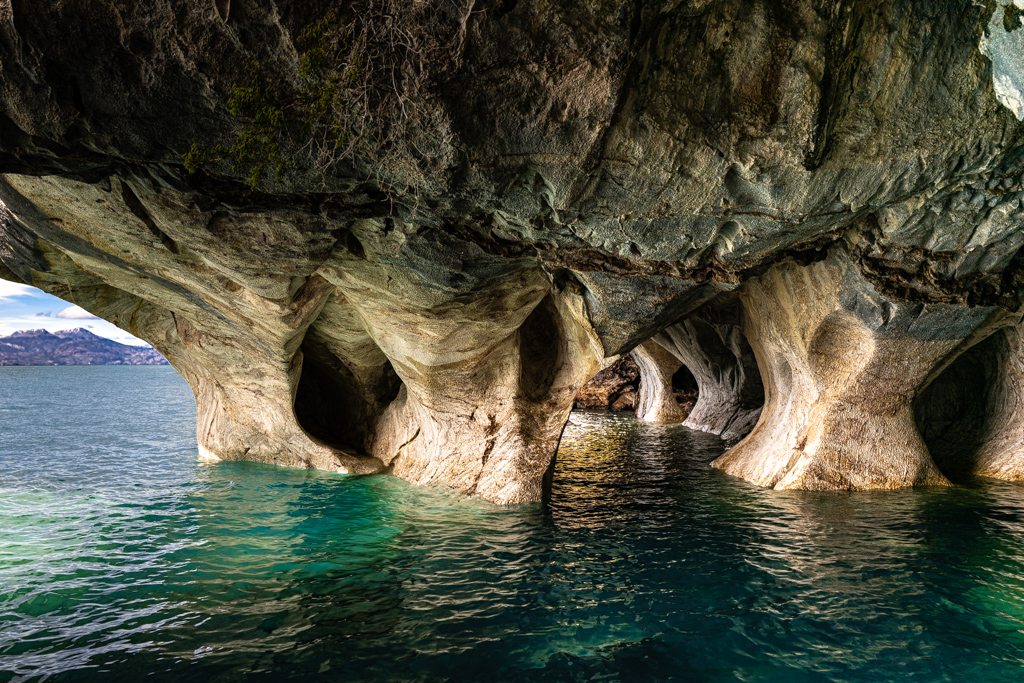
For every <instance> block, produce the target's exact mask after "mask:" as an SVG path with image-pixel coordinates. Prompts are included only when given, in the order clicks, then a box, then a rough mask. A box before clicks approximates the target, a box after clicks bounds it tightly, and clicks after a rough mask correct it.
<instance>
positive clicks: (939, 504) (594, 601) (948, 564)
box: [0, 367, 1024, 683]
mask: <svg viewBox="0 0 1024 683" xmlns="http://www.w3.org/2000/svg"><path fill="white" fill-rule="evenodd" d="M193 415H194V407H193V403H192V397H191V393H190V392H189V390H188V387H187V386H186V385H185V383H184V382H183V381H182V380H181V379H180V378H179V377H178V376H177V375H176V374H174V372H173V370H170V369H169V368H135V367H69V368H0V680H40V679H43V678H47V677H50V676H53V678H48V680H69V681H78V680H86V681H91V680H100V681H104V682H112V681H135V680H137V679H141V677H143V676H146V677H147V680H156V681H162V680H170V681H175V682H179V683H185V682H188V681H204V682H205V681H240V680H246V681H253V680H254V681H261V680H266V681H289V680H296V681H298V680H310V681H318V680H322V681H356V680H382V681H387V680H394V681H417V680H422V681H436V680H451V681H480V680H484V681H488V682H491V681H506V680H531V681H532V680H537V681H583V680H595V681H644V680H678V681H774V680H778V681H878V680H909V681H961V680H965V679H971V680H973V681H1020V680H1022V678H1024V668H1022V667H1024V488H1020V487H1015V486H1011V485H1003V484H992V485H983V486H979V487H974V488H960V489H949V490H945V489H937V490H927V491H902V492H897V493H878V494H873V493H860V494H821V493H799V492H774V491H765V490H761V489H758V488H756V487H753V486H750V485H747V484H745V483H743V482H741V481H738V480H736V479H732V478H730V477H727V476H725V475H723V474H721V473H720V472H718V471H715V470H712V469H711V468H709V467H707V463H708V462H709V461H710V460H712V459H713V458H714V457H715V455H716V454H717V453H718V452H719V450H720V448H721V446H720V442H719V441H718V440H717V439H716V438H714V437H709V436H707V435H704V434H700V433H695V432H691V431H689V430H686V429H685V428H682V427H653V426H646V425H643V424H641V423H638V422H636V421H634V420H632V419H627V418H622V417H613V416H608V415H591V414H577V415H574V416H573V418H572V423H571V424H570V425H569V427H568V429H567V430H566V435H565V438H564V440H563V445H562V448H561V450H560V452H559V464H558V469H557V471H556V476H555V490H554V496H553V501H552V503H551V505H550V506H548V507H543V506H540V505H527V506H515V507H504V508H502V507H496V506H491V505H489V504H487V503H482V502H480V501H476V500H466V499H461V498H458V497H454V496H451V495H450V494H447V493H444V492H440V491H436V490H431V489H425V488H414V487H411V486H409V485H407V484H405V483H404V482H402V481H400V480H398V479H395V478H393V477H344V476H338V475H328V474H324V473H318V472H308V471H298V470H284V469H275V468H270V467H263V466H259V465H246V464H217V465H200V464H197V463H196V461H195V455H196V453H195V441H194V436H193V430H194V424H193Z"/></svg>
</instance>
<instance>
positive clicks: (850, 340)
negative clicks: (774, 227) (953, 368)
mask: <svg viewBox="0 0 1024 683" xmlns="http://www.w3.org/2000/svg"><path fill="white" fill-rule="evenodd" d="M741 299H742V301H743V307H744V311H745V314H746V320H747V338H748V339H749V341H750V345H751V347H752V348H753V349H754V353H755V354H756V355H757V358H758V365H759V366H760V367H761V370H762V374H763V378H764V383H765V407H764V410H763V412H762V413H761V417H760V420H759V421H758V423H757V426H756V427H754V430H753V431H752V432H751V433H750V435H748V436H747V437H746V438H745V439H744V440H743V441H742V442H740V443H739V444H738V445H737V446H736V447H734V448H732V449H731V450H729V451H727V452H726V453H725V454H724V455H723V456H721V457H719V458H718V459H717V460H716V461H715V462H714V463H713V465H714V466H715V467H719V468H721V469H723V470H725V471H726V472H729V473H730V474H735V475H738V476H741V477H743V478H745V479H748V480H750V481H753V482H755V483H758V484H761V485H762V486H770V487H773V488H778V489H785V488H804V489H821V490H835V489H865V488H900V487H903V486H911V485H918V484H924V485H928V484H932V485H935V484H946V483H948V482H947V480H946V477H945V476H944V475H943V474H942V472H940V470H939V469H938V468H937V467H936V466H935V463H934V462H933V461H932V458H931V455H930V453H929V452H928V449H927V447H926V445H925V442H924V440H923V439H922V437H921V434H920V433H919V431H918V428H917V424H916V423H915V420H914V408H913V404H914V400H915V399H916V398H917V397H918V395H919V394H920V393H921V392H922V391H923V390H924V388H925V387H926V386H927V383H928V381H929V380H930V379H931V378H932V377H934V375H936V374H938V372H939V370H941V368H942V367H944V366H945V365H946V364H948V362H949V361H950V359H952V358H955V357H956V356H957V355H959V354H960V353H962V352H963V351H964V350H965V349H967V348H969V347H970V346H971V345H972V344H973V343H975V342H976V341H977V340H978V339H980V338H984V336H986V335H987V334H990V333H991V332H992V331H993V330H994V329H996V328H997V327H998V326H999V325H1001V324H1005V323H1006V319H1007V315H1006V314H1005V313H1004V312H1003V311H1001V310H1000V309H997V308H992V307H975V308H965V307H960V306H948V305H944V304H932V305H925V304H900V303H895V302H893V301H891V300H888V299H887V298H886V297H884V296H883V295H881V294H880V293H879V292H878V291H877V290H876V289H875V288H874V287H872V286H871V285H870V284H869V283H868V282H866V281H865V280H864V279H863V277H862V276H861V275H860V274H859V272H858V271H857V270H856V269H854V268H851V267H850V264H849V261H848V260H847V257H846V254H845V253H843V252H842V250H837V251H836V252H834V253H833V254H831V255H830V256H829V258H828V259H826V260H825V261H821V262H819V263H815V264H812V265H810V266H803V267H801V266H797V265H795V264H782V265H779V266H776V267H775V268H773V269H772V270H770V271H768V272H767V273H766V274H765V275H763V276H761V277H759V278H757V279H756V280H751V281H750V282H748V283H746V284H745V285H744V287H743V288H742V290H741Z"/></svg>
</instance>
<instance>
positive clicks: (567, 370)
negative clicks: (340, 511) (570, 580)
mask: <svg viewBox="0 0 1024 683" xmlns="http://www.w3.org/2000/svg"><path fill="white" fill-rule="evenodd" d="M329 10H334V11H333V12H330V11H329ZM349 10H358V11H351V12H350V11H349ZM1019 23H1020V17H1019V16H1018V13H1016V11H1015V10H1014V9H1013V7H1012V3H1010V2H1008V0H995V1H994V2H989V3H976V2H972V1H971V0H950V1H948V2H940V3H935V2H925V1H924V0H883V1H882V2H876V3H861V2H818V1H813V0H786V1H774V0H773V1H755V2H748V1H745V0H744V1H741V0H711V1H700V2H698V1H696V0H692V1H686V0H683V1H671V2H663V1H661V0H659V1H657V2H655V1H654V0H649V1H648V0H642V1H641V2H631V3H625V2H617V1H615V0H572V1H569V0H555V1H554V2H540V1H539V0H518V1H517V2H496V1H492V0H482V1H472V2H471V1H470V0H466V1H465V2H460V1H458V0H456V1H455V2H447V1H446V2H434V0H416V1H415V2H409V3H404V4H401V5H398V4H395V3H394V2H393V1H392V0H355V1H354V2H353V3H350V4H346V5H344V7H339V6H338V4H337V3H332V2H328V1H327V0H302V1H301V2H300V1H299V0H273V1H271V2H266V3H253V2H244V3H243V2H237V1H236V2H221V1H219V0H218V2H208V1H206V0H156V1H155V2H147V3H124V2H117V1H114V0H99V1H97V2H80V1H78V0H54V1H52V2H47V3H26V2H23V1H21V0H15V1H13V2H11V1H8V2H0V87H2V93H3V96H2V97H0V174H2V175H3V180H2V182H0V202H2V204H3V206H4V208H3V209H2V210H0V262H2V266H0V277H4V278H8V279H15V280H18V281H21V282H25V283H29V284H33V285H36V286H38V287H41V288H43V289H45V290H46V291H49V292H51V293H53V294H55V295H57V296H60V297H62V298H64V299H66V300H68V301H71V302H74V303H76V304H78V305H80V306H82V307H83V308H85V309H87V310H89V311H91V312H93V313H95V314H96V315H99V316H101V317H103V318H105V319H107V320H110V321H112V322H114V323H115V324H117V325H119V326H121V327H122V328H124V329H126V330H128V331H130V332H132V333H133V334H136V335H137V336H139V337H141V338H143V339H145V340H147V341H148V342H150V343H151V344H153V346H154V347H155V348H156V349H157V350H159V351H160V352H161V353H162V354H163V355H164V356H165V357H166V358H167V359H168V361H169V362H170V363H171V364H172V365H174V367H175V368H177V369H178V371H179V372H181V374H182V375H183V376H184V377H185V378H186V380H188V382H189V384H190V385H191V386H192V389H193V391H194V393H195V396H196V401H197V406H198V414H199V424H198V428H197V436H198V441H199V445H200V448H201V450H202V452H203V453H204V454H205V455H206V457H210V458H221V459H247V460H256V461H260V462H272V463H277V464H281V465H288V466H297V467H318V468H324V469H330V470H335V471H340V472H349V473H367V472H378V471H391V472H394V473H395V474H397V475H398V476H401V477H404V478H406V479H408V480H410V481H413V482H416V483H424V484H426V483H430V484H436V485H443V486H448V487H452V488H454V489H456V490H459V491H463V492H466V493H470V494H476V495H481V496H484V497H486V498H487V499H489V500H493V501H496V502H504V503H508V502H520V501H531V500H539V499H542V498H543V497H544V495H545V491H546V482H547V481H548V479H549V477H550V473H551V471H552V466H553V459H554V454H555V451H556V449H557V444H558V440H559V436H560V433H561V430H562V427H563V425H564V424H565V421H566V419H567V416H568V413H569V411H570V409H571V407H572V405H573V401H574V398H575V395H576V393H577V390H578V389H579V387H580V386H581V385H583V384H584V383H585V382H586V381H587V380H588V379H589V378H590V377H592V376H593V375H594V374H595V373H597V372H598V371H599V370H600V369H602V368H603V367H606V366H607V365H609V364H610V363H611V362H613V361H614V360H615V359H617V358H619V357H622V356H624V355H626V354H630V353H632V354H633V356H632V357H634V358H636V359H638V361H637V362H638V363H640V365H641V368H645V367H646V368H647V370H646V372H645V374H646V375H647V376H648V377H649V378H650V379H649V381H648V382H647V383H646V387H645V388H642V389H641V392H640V394H641V396H640V400H639V403H640V409H641V413H640V414H641V417H646V416H651V417H653V418H655V419H658V420H662V419H668V420H677V419H679V414H678V413H675V412H674V411H673V409H672V404H671V403H670V402H668V400H667V398H666V397H667V396H669V394H670V393H671V392H670V391H668V388H669V387H670V380H669V379H667V378H668V377H669V374H668V373H669V369H670V368H671V367H672V365H673V363H675V362H681V363H683V364H684V365H685V366H686V367H688V368H689V369H690V370H691V371H692V373H693V375H694V377H695V378H696V379H697V381H698V383H699V385H700V390H701V394H700V398H699V402H698V404H697V406H695V407H694V410H693V411H692V413H691V414H690V416H689V418H688V423H687V424H689V425H690V426H692V427H695V428H699V429H705V430H707V431H711V432H715V433H719V434H722V435H723V436H724V437H726V438H730V439H732V438H738V437H740V436H743V435H744V434H745V433H746V432H747V431H748V430H751V428H752V425H753V424H754V422H755V421H756V426H754V427H753V430H752V431H750V433H749V435H747V436H746V438H745V440H744V441H743V442H741V443H740V444H738V445H736V446H735V447H734V448H733V449H731V450H730V451H728V452H727V453H726V454H725V455H724V456H723V457H722V458H721V459H720V460H719V461H717V462H716V465H717V466H720V467H722V468H723V469H724V470H725V471H727V472H730V473H733V474H736V475H738V476H742V477H744V478H746V479H748V480H750V481H753V482H755V483H758V484H762V485H766V486H775V487H802V488H819V489H821V488H825V489H834V488H877V487H881V488H892V487H897V486H907V485H914V484H941V483H945V482H946V481H947V479H946V475H945V474H944V472H945V471H949V472H952V471H953V470H954V469H959V470H964V471H972V472H975V473H983V474H986V475H989V476H1000V477H1006V478H1011V479H1014V478H1017V477H1018V474H1017V473H1019V472H1020V471H1022V469H1024V468H1022V465H1021V455H1020V453H1018V452H1017V450H1016V449H1015V447H1013V446H1012V444H1013V443H1014V440H1015V439H1016V434H1017V432H1016V431H1015V430H1017V429H1019V424H1020V420H1019V418H1018V411H1017V409H1016V407H1015V406H1016V398H1015V397H1016V396H1017V394H1018V393H1019V387H1018V384H1019V377H1018V375H1019V374H1020V373H1019V372H1018V370H1019V368H1018V367H1017V365H1019V363H1017V361H1015V360H1013V359H1015V358H1017V356H1018V355H1019V353H1018V348H1019V344H1018V343H1017V342H1016V341H1015V339H1016V337H1014V336H1013V335H1014V334H1016V332H1011V331H1010V330H1011V327H1012V326H1013V325H1015V324H1016V316H1017V311H1018V310H1019V309H1020V306H1021V301H1022V295H1024V294H1022V285H1024V252H1022V247H1024V231H1021V230H1020V220H1019V215H1020V211H1019V209H1020V204H1021V201H1022V198H1024V127H1022V125H1021V123H1020V120H1019V116H1024V112H1022V111H1021V107H1020V102H1019V97H1017V95H1015V93H1018V91H1019V90H1020V89H1021V88H1022V87H1024V85H1022V84H1021V83H1020V82H1019V81H1020V76H1019V74H1020V73H1021V72H1024V47H1022V45H1024V44H1022V43H1021V42H1020V39H1019V34H1018V33H1017V29H1018V28H1019V27H1018V26H1017V24H1019ZM309 27H314V29H313V30H312V31H310V30H307V29H309ZM315 27H320V28H315ZM346 31H349V33H345V32H346ZM345 35H355V36H357V37H358V38H359V39H358V40H355V41H353V40H350V39H347V38H345V37H344V36H345ZM303 36H304V37H303ZM318 36H319V37H318ZM318 41H319V42H318ZM353 46H364V47H360V48H358V49H357V48H356V47H353ZM346 50H348V52H346ZM352 50H356V51H355V52H352ZM346 55H348V56H349V57H351V56H352V55H355V57H353V59H354V60H355V61H353V62H352V64H358V65H359V68H356V69H353V68H352V64H349V63H348V62H345V61H344V60H345V59H348V58H349V57H346ZM295 111H300V112H305V114H304V115H305V116H306V117H307V118H306V119H302V118H301V117H300V119H298V120H295V119H290V118H289V117H291V116H293V115H294V114H293V112H295ZM282 121H283V123H282ZM190 152H191V153H192V155H191V156H189V159H190V162H189V169H190V170H191V171H194V172H193V173H190V172H189V171H188V170H186V168H185V166H184V164H183V160H184V158H185V155H187V154H189V153H190ZM197 155H198V156H197ZM197 159H199V160H198V161H197ZM201 162H202V163H201ZM737 296H738V297H739V299H738V300H739V301H741V302H742V312H741V311H740V309H739V308H738V305H737V303H736V301H737V299H736V298H734V297H737ZM1014 329H1015V328H1014ZM743 330H745V336H746V337H747V339H744V333H743ZM993 334H995V335H997V336H996V337H993V338H992V340H991V341H985V339H986V337H988V336H989V335H993ZM748 342H749V347H748ZM662 351H667V352H668V354H670V355H671V357H673V358H674V359H675V360H674V361H672V360H670V359H669V357H668V356H666V355H665V354H664V353H662ZM965 353H968V355H967V356H965V360H964V361H963V363H964V364H965V366H964V367H967V366H968V365H971V364H973V367H977V368H982V369H983V371H982V370H979V372H978V373H973V374H974V375H978V374H979V373H981V374H982V375H983V376H984V377H985V378H986V379H985V381H984V382H980V383H979V381H975V378H974V377H972V373H970V372H965V371H963V370H956V368H957V367H958V365H957V362H956V361H957V358H958V357H959V356H961V355H962V354H965ZM658 357H660V360H658ZM754 357H756V365H757V368H758V369H759V372H760V377H759V376H758V373H757V372H755V368H754V362H753V358H754ZM652 359H653V360H652ZM946 368H949V369H948V370H946ZM958 378H959V379H958ZM762 380H763V392H762V389H761V383H762ZM933 382H934V389H929V385H932V384H933ZM641 385H642V387H643V385H644V383H643V382H642V383H641ZM968 385H970V386H968ZM971 387H973V388H971ZM971 391H973V392H975V393H976V394H977V396H979V397H980V398H978V399H977V400H978V401H983V402H985V404H986V405H991V406H992V409H991V411H989V412H990V413H991V415H993V416H995V417H992V418H991V420H989V418H987V417H986V418H985V419H984V420H982V423H983V425H982V427H979V428H977V429H973V430H972V431H971V434H972V435H974V436H972V439H973V441H971V443H970V444H969V448H967V449H966V450H965V449H961V448H959V447H957V448H945V450H943V449H944V447H943V446H942V444H943V443H950V438H949V437H948V436H943V434H947V435H948V434H949V424H951V421H952V417H951V414H950V412H949V405H951V404H952V403H953V402H956V401H957V400H960V399H959V398H958V397H962V396H964V395H966V393H969V392H971ZM762 393H763V399H764V408H763V410H762V411H761V412H760V413H758V410H759V409H760V402H761V398H762ZM979 419H980V418H975V420H974V424H980V423H979V422H978V420H979ZM930 448H935V449H936V456H937V459H936V458H933V457H932V455H931V452H930V450H929V449H930ZM940 451H942V453H941V454H940ZM968 451H969V453H968Z"/></svg>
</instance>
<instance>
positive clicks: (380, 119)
mask: <svg viewBox="0 0 1024 683" xmlns="http://www.w3.org/2000/svg"><path fill="white" fill-rule="evenodd" d="M468 16H469V9H468V8H466V9H465V10H457V9H456V7H455V3H452V2H449V1H447V0H352V1H350V2H346V3H344V4H342V5H341V6H340V7H339V8H337V9H331V10H329V11H328V12H327V13H325V14H324V15H323V17H322V18H321V19H320V20H319V21H316V22H313V23H311V24H309V25H308V26H306V28H305V29H304V30H303V31H302V32H301V33H300V34H299V35H298V36H297V37H296V38H295V47H296V50H297V54H298V55H299V60H298V63H297V64H296V69H295V73H294V76H293V77H292V78H290V79H281V78H280V77H278V78H276V79H275V78H274V76H273V75H272V74H270V73H269V72H268V70H266V69H264V68H263V66H262V65H261V64H260V63H259V62H258V61H256V60H255V59H254V58H252V57H250V58H249V63H248V65H247V78H246V80H245V82H243V83H241V84H236V85H235V86H234V87H233V89H232V94H231V97H230V98H229V100H228V107H229V109H230V111H231V114H232V116H234V117H235V119H236V121H237V127H236V130H235V134H234V138H233V139H232V140H231V141H230V142H228V143H222V144H217V145H214V146H213V147H210V148H203V147H201V146H199V145H198V144H193V146H192V148H191V150H190V151H189V152H188V153H186V154H185V155H184V164H185V168H186V169H187V170H188V171H189V172H190V173H194V172H196V171H197V170H199V169H200V168H202V167H204V166H206V165H207V164H209V163H211V162H223V163H226V164H230V168H231V172H232V173H243V172H244V173H245V174H246V176H247V183H248V184H249V186H250V187H251V188H253V189H255V188H256V187H257V186H258V185H259V184H260V183H261V182H263V181H264V180H265V179H266V178H267V176H268V175H269V174H273V176H274V177H275V178H276V179H277V180H278V181H281V180H282V179H283V178H284V176H285V174H286V173H288V172H290V171H297V172H299V173H303V174H310V175H313V176H327V175H333V174H335V173H338V172H344V173H348V174H360V173H361V174H363V175H365V176H367V177H368V178H373V179H375V180H376V181H377V182H378V183H379V184H380V185H381V186H382V188H384V189H385V190H386V191H387V192H388V193H392V192H397V193H406V192H411V193H413V194H417V195H418V194H419V193H420V192H421V191H431V190H434V189H436V186H437V185H438V184H439V183H440V182H441V180H442V179H443V173H444V170H445V169H447V168H448V167H449V166H450V160H451V156H452V153H453V147H452V134H451V129H450V125H449V121H448V116H447V114H446V112H445V111H444V109H443V107H442V106H441V105H440V104H439V100H438V99H436V98H432V97H431V94H432V93H433V92H434V91H435V90H436V88H437V84H438V78H439V77H440V76H443V75H444V74H446V73H450V72H451V71H453V70H454V69H455V68H457V67H458V64H459V61H460V55H461V49H462V42H463V37H464V33H465V22H466V19H467V18H468Z"/></svg>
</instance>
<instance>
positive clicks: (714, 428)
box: [654, 296, 764, 440]
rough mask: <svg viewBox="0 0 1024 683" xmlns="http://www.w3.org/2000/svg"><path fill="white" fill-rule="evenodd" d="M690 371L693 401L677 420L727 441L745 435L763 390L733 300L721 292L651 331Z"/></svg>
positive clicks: (758, 411)
mask: <svg viewBox="0 0 1024 683" xmlns="http://www.w3.org/2000/svg"><path fill="white" fill-rule="evenodd" d="M654 342H656V343H657V344H658V345H660V346H661V347H662V348H664V349H666V350H667V351H668V352H669V353H670V354H671V355H672V356H674V357H675V358H676V359H678V361H679V363H680V364H683V365H685V366H686V367H687V368H688V369H689V370H690V372H692V373H693V376H694V378H695V379H696V380H697V386H698V388H699V393H698V395H697V403H696V405H694V407H693V409H692V410H691V411H690V413H689V415H688V416H687V418H686V421H685V422H684V423H683V424H684V425H686V426H687V427H690V428H692V429H699V430H701V431H705V432H710V433H712V434H718V435H720V436H721V437H722V438H723V439H727V440H733V439H738V438H740V437H743V436H746V435H747V433H748V432H750V430H751V429H753V427H754V424H756V423H757V418H758V417H759V416H760V414H761V406H762V405H763V404H764V388H763V387H762V385H761V375H760V372H759V371H758V368H757V360H756V359H755V357H754V352H753V351H752V350H751V348H750V345H749V344H748V343H747V340H746V337H745V336H744V333H743V310H742V308H741V307H740V304H739V300H738V299H737V298H735V297H732V296H723V297H719V298H718V299H716V300H715V301H714V302H712V303H711V304H708V305H706V306H704V307H703V308H701V309H700V310H699V311H697V312H696V313H694V314H693V315H691V316H689V317H688V318H687V319H686V320H684V321H682V322H679V323H676V324H675V325H671V326H669V327H667V328H666V329H665V330H664V331H663V332H661V333H659V334H657V335H655V337H654Z"/></svg>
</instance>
